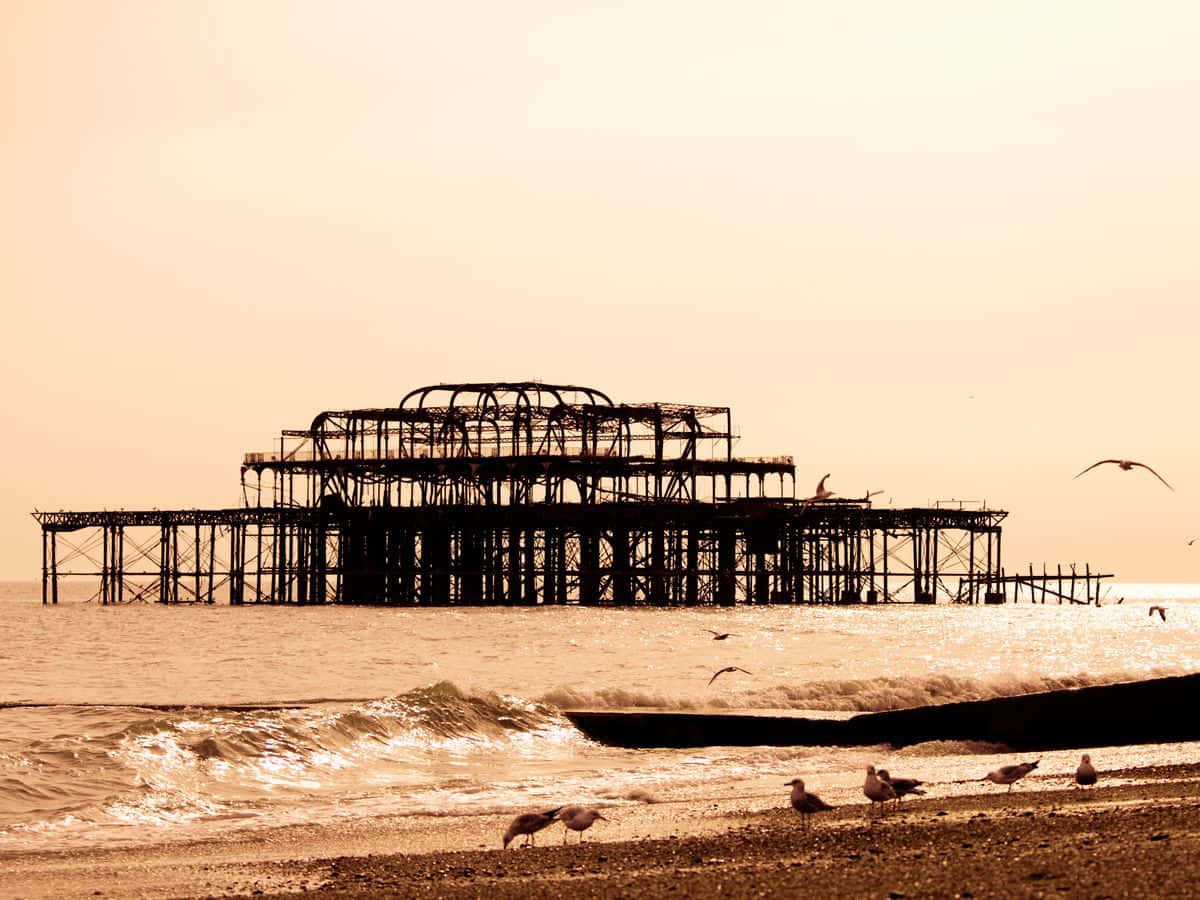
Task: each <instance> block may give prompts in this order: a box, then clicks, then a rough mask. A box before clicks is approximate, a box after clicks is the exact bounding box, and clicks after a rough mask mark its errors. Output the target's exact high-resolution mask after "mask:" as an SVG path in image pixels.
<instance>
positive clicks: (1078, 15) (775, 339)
mask: <svg viewBox="0 0 1200 900" xmlns="http://www.w3.org/2000/svg"><path fill="white" fill-rule="evenodd" d="M1198 45H1200V5H1197V4H1195V3H1193V2H1162V3H1138V4H1135V3H1128V2H1126V3H1107V2H1096V0H1088V2H1082V0H1081V2H1073V3H1053V4H1052V3H1045V2H1044V0H1038V2H1022V0H1008V2H995V3H961V2H957V0H946V2H934V0H910V2H905V3H893V2H886V0H880V2H845V3H817V2H796V0H778V2H753V0H739V2H719V3H699V2H695V0H688V2H654V0H639V2H630V3H604V4H584V3H578V4H572V3H563V2H561V0H555V2H551V0H508V2H505V3H483V2H476V3H461V2H453V0H451V2H444V3H436V4H430V3H400V2H384V0H380V2H336V3H335V2H305V0H288V2H267V0H253V2H245V0H228V2H225V0H206V2H198V0H197V2H172V0H141V2H133V0H112V2H106V3H92V2H87V0H78V2H55V0H4V2H0V129H2V130H0V197H2V198H3V204H2V206H0V292H2V296H3V298H4V325H5V328H4V332H3V333H4V339H3V343H2V352H0V378H2V379H3V398H4V399H3V404H4V408H3V412H4V416H3V421H4V428H5V435H4V440H3V448H4V449H3V466H2V469H0V472H2V474H0V479H2V481H0V578H6V579H34V578H37V577H39V575H40V566H41V546H40V543H41V542H40V533H39V530H38V528H37V525H36V523H35V522H34V521H33V520H32V519H31V518H30V516H29V513H30V512H31V511H32V510H33V509H35V508H40V509H59V508H66V509H93V508H104V507H114V508H115V507H125V508H141V507H153V506H158V507H193V506H221V505H229V504H235V503H237V502H239V500H240V490H239V487H238V467H239V464H240V462H241V455H242V453H243V452H245V451H249V450H262V449H267V448H269V447H270V445H271V442H272V440H273V439H274V438H276V437H277V435H278V432H279V430H280V429H281V428H295V427H304V426H305V425H306V424H307V423H308V422H309V421H310V420H311V419H312V417H313V415H314V414H315V413H316V412H318V411H320V410H322V409H327V408H346V407H354V406H386V405H395V404H396V403H397V402H398V401H399V399H400V398H401V397H402V396H403V395H404V394H405V393H406V392H407V391H408V390H409V389H411V388H413V387H416V386H418V385H422V384H430V383H437V382H455V381H475V380H484V381H488V380H525V379H541V380H544V381H555V382H568V383H576V384H586V385H592V386H595V387H598V388H600V389H602V390H604V391H605V392H607V393H608V394H609V395H610V396H611V397H613V398H614V399H615V400H617V401H630V402H633V401H652V400H665V401H676V402H695V403H712V404H721V405H729V406H731V407H732V408H733V416H734V421H735V424H736V425H737V426H738V428H739V430H740V433H741V440H740V442H739V444H738V446H737V451H738V452H739V453H741V454H744V455H757V454H779V453H786V454H791V455H793V456H794V457H795V460H796V468H797V481H798V483H799V485H800V489H801V492H802V493H807V492H808V490H809V489H810V488H811V486H812V485H815V483H816V481H817V479H819V478H820V477H821V476H822V475H823V474H825V473H826V472H830V473H832V474H831V476H830V479H829V483H828V485H827V487H829V488H831V489H833V490H835V491H838V492H839V493H841V494H843V495H846V496H861V495H862V494H863V493H865V492H866V491H867V490H884V491H885V492H886V493H885V494H883V495H881V496H879V497H877V498H875V500H876V502H881V501H882V502H885V503H886V502H887V501H888V500H889V499H890V500H891V502H892V503H893V504H894V505H897V506H900V505H904V506H908V505H924V504H926V503H930V502H933V501H936V500H939V499H947V498H958V499H967V500H978V501H986V502H987V503H988V505H989V506H992V507H999V508H1003V509H1008V510H1010V516H1009V518H1008V519H1007V521H1006V525H1005V533H1004V561H1005V564H1006V566H1007V567H1009V568H1010V569H1011V568H1018V567H1024V566H1026V565H1027V564H1028V563H1030V562H1032V563H1034V564H1035V565H1037V566H1038V567H1039V568H1040V566H1041V564H1042V563H1043V562H1046V563H1049V564H1050V565H1051V566H1052V567H1053V566H1054V565H1055V564H1057V563H1060V562H1061V563H1070V562H1077V563H1079V564H1080V565H1081V566H1082V564H1083V563H1085V562H1087V563H1090V564H1091V565H1092V567H1093V570H1094V569H1095V568H1096V567H1100V568H1102V569H1103V570H1104V571H1106V572H1113V573H1115V574H1116V575H1118V576H1119V578H1121V579H1123V580H1127V581H1139V580H1140V581H1200V541H1198V542H1197V544H1196V545H1195V546H1194V547H1191V548H1189V547H1188V546H1187V541H1188V540H1189V539H1191V538H1193V537H1197V536H1200V453H1198V451H1200V415H1197V404H1196V401H1195V399H1194V398H1195V389H1196V387H1197V382H1198V381H1200V379H1198V378H1197V373H1198V372H1200V359H1198V353H1197V349H1196V339H1197V335H1198V334H1200V302H1198V301H1200V290H1198V288H1200V165H1198V160H1200V116H1198V115H1197V110H1198V109H1200V62H1198V61H1197V56H1196V47H1197V46H1198ZM1103 457H1131V458H1134V459H1139V460H1144V461H1146V462H1148V463H1150V464H1151V465H1153V466H1154V467H1155V468H1156V469H1157V470H1158V471H1159V472H1160V473H1162V475H1163V476H1164V477H1165V478H1166V479H1167V480H1168V481H1170V482H1171V483H1172V484H1173V485H1174V486H1175V488H1176V492H1174V493H1172V492H1171V491H1169V490H1167V489H1166V488H1165V487H1163V485H1161V484H1160V483H1158V482H1157V481H1156V480H1155V479H1154V478H1153V476H1151V475H1150V474H1149V473H1147V472H1145V471H1144V470H1134V471H1132V472H1121V471H1119V470H1118V469H1116V467H1114V466H1106V467H1102V468H1100V469H1097V470H1095V471H1093V472H1089V473H1088V474H1087V475H1086V476H1084V477H1083V478H1080V479H1078V480H1074V479H1073V477H1072V476H1074V475H1075V473H1076V472H1078V471H1079V470H1080V469H1082V468H1083V467H1084V466H1086V465H1088V464H1089V463H1091V462H1094V461H1095V460H1097V459H1100V458H1103Z"/></svg>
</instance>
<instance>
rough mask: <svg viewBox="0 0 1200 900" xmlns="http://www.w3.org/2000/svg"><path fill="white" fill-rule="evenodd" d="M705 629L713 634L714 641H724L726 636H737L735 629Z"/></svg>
mask: <svg viewBox="0 0 1200 900" xmlns="http://www.w3.org/2000/svg"><path fill="white" fill-rule="evenodd" d="M704 630H705V631H707V632H708V633H709V634H711V635H712V636H713V640H714V641H723V640H725V638H731V637H737V633H736V632H733V631H713V630H712V629H711V628H705V629H704Z"/></svg>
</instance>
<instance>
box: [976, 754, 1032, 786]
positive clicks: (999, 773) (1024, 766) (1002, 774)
mask: <svg viewBox="0 0 1200 900" xmlns="http://www.w3.org/2000/svg"><path fill="white" fill-rule="evenodd" d="M1039 762H1041V760H1040V759H1035V760H1034V761H1033V762H1027V763H1020V764H1018V765H1015V766H1001V767H1000V768H999V769H994V770H992V771H991V772H988V773H987V774H986V775H984V776H983V777H982V778H980V779H979V780H980V781H990V782H991V783H992V784H1007V785H1008V789H1009V790H1010V791H1011V790H1012V786H1013V782H1015V781H1018V780H1020V779H1022V778H1024V777H1025V776H1026V775H1028V774H1029V773H1030V772H1032V771H1033V770H1034V769H1036V768H1037V764H1038V763H1039Z"/></svg>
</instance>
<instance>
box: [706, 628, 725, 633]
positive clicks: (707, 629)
mask: <svg viewBox="0 0 1200 900" xmlns="http://www.w3.org/2000/svg"><path fill="white" fill-rule="evenodd" d="M704 630H705V631H707V632H708V633H709V634H720V633H721V632H719V631H713V630H712V629H711V628H705V629H704Z"/></svg>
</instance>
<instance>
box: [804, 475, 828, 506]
mask: <svg viewBox="0 0 1200 900" xmlns="http://www.w3.org/2000/svg"><path fill="white" fill-rule="evenodd" d="M830 474H831V473H830V472H826V473H825V475H824V477H822V478H821V480H820V481H818V482H817V490H816V492H815V493H814V494H813V495H812V496H811V497H806V498H805V499H804V502H805V503H812V502H814V501H817V502H819V501H821V500H825V499H828V498H829V497H832V496H833V491H827V490H825V479H826V478H828V477H829V476H830Z"/></svg>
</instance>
